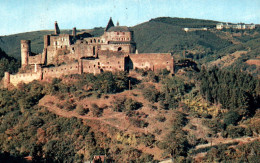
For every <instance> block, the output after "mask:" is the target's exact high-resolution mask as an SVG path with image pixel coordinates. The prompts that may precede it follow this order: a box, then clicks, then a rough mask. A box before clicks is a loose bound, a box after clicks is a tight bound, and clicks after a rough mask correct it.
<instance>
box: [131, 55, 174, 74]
mask: <svg viewBox="0 0 260 163" xmlns="http://www.w3.org/2000/svg"><path fill="white" fill-rule="evenodd" d="M126 66H127V67H129V69H136V68H138V69H150V70H152V71H158V70H161V69H165V68H166V69H167V70H169V71H171V72H172V73H173V72H174V60H173V56H172V55H171V54H170V53H141V54H129V58H128V63H127V65H126Z"/></svg>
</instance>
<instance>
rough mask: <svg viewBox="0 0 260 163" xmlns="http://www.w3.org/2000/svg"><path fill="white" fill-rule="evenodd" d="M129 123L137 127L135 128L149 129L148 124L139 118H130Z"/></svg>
mask: <svg viewBox="0 0 260 163" xmlns="http://www.w3.org/2000/svg"><path fill="white" fill-rule="evenodd" d="M129 122H130V123H131V124H132V125H133V126H135V127H139V128H144V127H147V126H148V123H147V122H145V121H144V120H142V119H139V118H129Z"/></svg>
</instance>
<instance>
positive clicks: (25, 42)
mask: <svg viewBox="0 0 260 163" xmlns="http://www.w3.org/2000/svg"><path fill="white" fill-rule="evenodd" d="M30 43H31V40H21V44H30Z"/></svg>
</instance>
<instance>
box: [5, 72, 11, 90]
mask: <svg viewBox="0 0 260 163" xmlns="http://www.w3.org/2000/svg"><path fill="white" fill-rule="evenodd" d="M9 83H10V73H9V72H5V76H4V88H7V87H8V85H9Z"/></svg>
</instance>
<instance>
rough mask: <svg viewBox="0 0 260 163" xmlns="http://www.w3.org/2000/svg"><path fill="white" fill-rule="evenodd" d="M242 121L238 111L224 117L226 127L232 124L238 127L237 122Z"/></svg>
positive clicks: (230, 112)
mask: <svg viewBox="0 0 260 163" xmlns="http://www.w3.org/2000/svg"><path fill="white" fill-rule="evenodd" d="M240 119H241V117H240V115H239V114H238V112H236V111H233V110H231V111H229V112H228V113H226V114H225V115H224V124H225V125H226V126H228V125H230V124H232V125H236V124H237V122H238V121H239V120H240Z"/></svg>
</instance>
